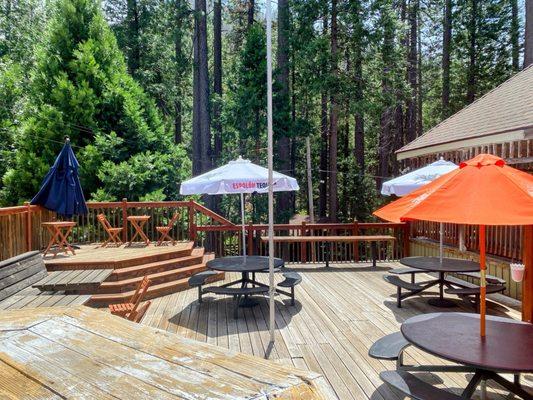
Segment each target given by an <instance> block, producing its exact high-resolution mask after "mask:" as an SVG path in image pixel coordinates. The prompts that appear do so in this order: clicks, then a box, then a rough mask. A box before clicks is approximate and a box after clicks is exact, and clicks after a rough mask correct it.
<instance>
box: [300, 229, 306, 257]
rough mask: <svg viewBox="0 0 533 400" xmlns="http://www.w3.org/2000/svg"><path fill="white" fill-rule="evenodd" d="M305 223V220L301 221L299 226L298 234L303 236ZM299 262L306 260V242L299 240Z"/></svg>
mask: <svg viewBox="0 0 533 400" xmlns="http://www.w3.org/2000/svg"><path fill="white" fill-rule="evenodd" d="M305 225H306V223H305V221H302V227H301V228H300V236H305V235H306V233H307V228H306V227H305ZM300 262H302V263H304V264H305V263H306V262H307V243H306V242H303V241H302V242H300Z"/></svg>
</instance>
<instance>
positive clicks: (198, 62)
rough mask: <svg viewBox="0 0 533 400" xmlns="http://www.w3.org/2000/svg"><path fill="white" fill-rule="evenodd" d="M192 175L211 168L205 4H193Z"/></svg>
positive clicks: (199, 0) (196, 0)
mask: <svg viewBox="0 0 533 400" xmlns="http://www.w3.org/2000/svg"><path fill="white" fill-rule="evenodd" d="M194 11H195V12H194V41H193V47H194V51H193V52H194V74H193V91H194V97H193V131H192V136H193V138H192V142H193V175H197V174H200V173H202V172H205V171H207V170H209V169H210V168H211V128H210V116H209V75H208V66H207V59H208V55H207V20H206V0H195V1H194Z"/></svg>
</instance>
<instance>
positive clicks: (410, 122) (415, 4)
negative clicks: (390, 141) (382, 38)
mask: <svg viewBox="0 0 533 400" xmlns="http://www.w3.org/2000/svg"><path fill="white" fill-rule="evenodd" d="M419 4H420V0H411V1H410V2H409V31H410V32H409V53H408V56H407V77H408V81H409V89H410V90H409V95H408V96H407V116H406V117H407V120H406V125H407V127H406V128H407V138H406V139H407V142H411V141H413V140H414V139H415V138H416V137H417V129H416V123H417V122H416V121H417V104H418V101H417V75H418V73H417V66H418V57H417V55H418V53H417V46H418V8H419Z"/></svg>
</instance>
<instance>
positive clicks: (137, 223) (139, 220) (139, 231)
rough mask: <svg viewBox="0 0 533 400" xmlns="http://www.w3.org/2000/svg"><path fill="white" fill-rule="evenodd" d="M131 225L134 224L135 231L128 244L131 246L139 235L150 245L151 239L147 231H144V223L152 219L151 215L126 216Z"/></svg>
mask: <svg viewBox="0 0 533 400" xmlns="http://www.w3.org/2000/svg"><path fill="white" fill-rule="evenodd" d="M126 219H127V220H128V221H129V223H130V224H131V226H133V229H134V231H135V233H134V234H133V236H132V237H131V238H130V241H129V242H128V246H131V244H132V243H133V241H134V240H135V238H136V237H137V236H140V237H141V239H142V240H143V242H144V243H145V244H146V245H147V246H148V245H150V239H148V236H146V233H144V229H143V228H144V225H146V223H147V222H148V220H149V219H150V216H149V215H130V216H129V217H127V218H126Z"/></svg>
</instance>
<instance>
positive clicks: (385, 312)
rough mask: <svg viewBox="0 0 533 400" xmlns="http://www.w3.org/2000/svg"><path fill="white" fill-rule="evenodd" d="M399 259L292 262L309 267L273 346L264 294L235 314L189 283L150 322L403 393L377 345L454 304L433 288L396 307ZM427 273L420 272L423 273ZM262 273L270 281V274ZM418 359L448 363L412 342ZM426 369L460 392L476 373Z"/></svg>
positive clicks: (356, 384)
mask: <svg viewBox="0 0 533 400" xmlns="http://www.w3.org/2000/svg"><path fill="white" fill-rule="evenodd" d="M393 266H394V265H393V264H384V263H381V267H378V268H371V267H369V264H360V265H354V264H333V267H332V268H330V269H329V270H325V268H323V267H321V266H320V265H313V264H306V265H303V264H300V265H291V267H292V268H293V269H294V270H297V271H298V272H300V273H301V274H302V276H303V282H302V284H301V285H299V286H297V287H296V300H297V303H296V306H294V307H291V306H290V305H289V301H288V300H284V299H282V298H279V300H278V301H277V310H276V311H277V313H276V323H277V329H278V330H277V331H276V335H277V336H276V337H277V339H276V344H275V346H274V348H273V349H269V348H268V341H269V334H268V329H267V324H268V322H267V321H268V304H267V301H261V304H260V306H257V307H255V308H251V309H241V310H240V311H239V312H240V314H239V315H240V317H239V319H238V320H234V319H233V317H232V315H233V304H232V300H231V299H229V298H223V297H218V298H215V297H213V296H208V295H206V296H205V302H204V303H202V304H201V305H199V304H198V303H197V301H196V299H197V297H196V296H197V291H196V290H187V291H184V292H181V293H176V294H173V295H169V296H165V297H161V298H158V299H155V300H153V303H152V306H151V307H150V309H149V310H148V312H147V314H146V316H145V317H144V319H143V321H142V324H146V325H150V326H153V327H158V328H161V329H164V330H167V331H169V332H174V333H177V334H178V335H180V336H183V337H187V338H191V339H196V340H199V341H201V342H207V343H211V344H216V345H218V346H222V347H225V348H229V349H231V350H235V351H240V352H243V353H246V354H253V355H255V356H258V357H266V358H268V359H271V360H274V361H276V362H279V363H281V364H284V365H289V366H291V365H293V366H295V367H298V368H301V369H307V370H311V371H315V372H319V373H321V374H323V375H324V376H325V377H326V379H327V380H328V382H329V383H330V385H331V387H332V388H333V390H334V391H335V393H336V395H337V396H338V398H340V399H342V400H344V399H346V400H352V399H354V400H355V399H356V400H359V399H361V400H363V399H372V400H389V399H390V400H399V399H400V398H399V397H398V395H396V394H394V393H393V392H391V391H390V390H389V389H388V388H387V387H386V386H385V385H384V384H383V382H382V381H381V380H380V378H379V372H380V371H383V370H387V369H394V368H395V364H394V363H393V362H387V361H383V362H382V361H378V360H374V359H371V358H369V357H368V349H369V347H370V346H371V345H372V343H373V342H374V341H375V340H377V339H379V338H380V337H382V336H384V335H385V334H388V333H392V332H395V331H398V330H399V327H400V324H401V322H402V321H404V320H405V319H407V318H409V317H411V316H413V315H417V314H420V313H426V312H435V311H447V309H436V308H433V307H431V306H429V305H428V304H427V298H428V296H427V295H424V297H414V298H411V299H407V300H404V301H403V305H404V306H403V308H402V309H398V308H396V300H395V298H394V295H395V293H396V290H395V288H394V287H392V285H389V284H388V283H386V282H385V281H384V280H383V279H382V276H383V274H384V273H385V272H386V270H387V269H388V268H390V267H393ZM235 278H237V276H236V275H234V274H227V275H226V281H229V280H234V279H235ZM424 278H425V277H424V276H420V275H419V277H417V280H418V279H424ZM258 279H261V280H263V281H265V282H266V280H267V276H266V275H264V276H259V277H258ZM277 279H280V278H279V277H278V278H277ZM221 283H223V282H221ZM430 293H431V292H430ZM434 293H436V292H434ZM448 297H450V298H453V297H452V296H448ZM489 298H490V299H493V300H494V299H497V300H498V301H500V300H502V301H503V302H504V303H506V304H508V305H511V306H517V303H516V302H514V301H511V300H510V299H508V298H504V297H503V296H499V295H496V296H489ZM457 302H458V304H459V305H460V306H459V307H457V308H452V309H449V310H451V311H466V312H472V308H470V307H468V306H467V305H466V304H463V303H462V302H461V301H460V300H457ZM513 302H514V303H513ZM488 312H489V313H490V314H497V315H506V316H508V317H511V318H515V319H519V318H520V313H519V312H518V311H517V310H516V309H512V308H509V307H507V306H505V305H503V304H502V303H501V302H499V303H496V302H494V301H491V302H490V304H489V308H488ZM243 313H244V316H243ZM435 334H438V332H435ZM415 360H416V362H418V363H426V364H429V363H433V364H445V362H444V361H443V360H440V359H437V358H435V357H433V356H430V355H428V354H426V353H423V352H422V351H419V350H416V349H414V348H410V349H408V350H407V356H406V359H405V362H406V363H415ZM419 376H420V377H421V378H422V379H425V380H427V381H428V382H431V383H436V384H438V386H439V387H442V388H450V389H452V390H453V391H454V392H456V393H460V391H461V390H462V389H463V388H465V386H466V384H467V378H469V377H468V376H466V375H465V374H459V373H453V374H452V373H447V374H442V373H439V374H429V373H426V374H421V375H419ZM523 383H524V384H526V385H529V386H533V376H525V377H524V378H523ZM504 395H505V392H504V391H502V390H501V388H498V387H495V386H494V385H492V384H489V397H488V398H489V399H499V400H502V399H503V398H504ZM476 396H478V394H477V395H476Z"/></svg>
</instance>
